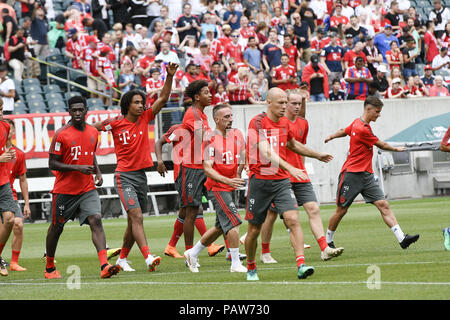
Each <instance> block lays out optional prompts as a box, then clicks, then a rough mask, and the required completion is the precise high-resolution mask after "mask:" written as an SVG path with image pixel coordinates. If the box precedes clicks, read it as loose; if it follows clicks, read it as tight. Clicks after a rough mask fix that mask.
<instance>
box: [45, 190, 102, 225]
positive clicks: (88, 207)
mask: <svg viewBox="0 0 450 320" xmlns="http://www.w3.org/2000/svg"><path fill="white" fill-rule="evenodd" d="M97 214H98V215H100V216H101V214H102V208H101V204H100V198H99V196H98V192H97V190H95V189H94V190H91V191H88V192H85V193H83V194H78V195H73V194H61V193H55V194H53V201H52V224H53V225H57V226H60V227H63V226H64V225H65V224H66V222H67V221H69V220H75V218H78V221H79V222H80V226H81V225H83V224H85V223H86V224H87V218H88V217H89V216H94V215H97Z"/></svg>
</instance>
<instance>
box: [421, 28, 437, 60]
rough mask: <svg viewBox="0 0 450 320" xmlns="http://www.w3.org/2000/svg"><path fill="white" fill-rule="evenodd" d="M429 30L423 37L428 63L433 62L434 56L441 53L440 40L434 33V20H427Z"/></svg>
mask: <svg viewBox="0 0 450 320" xmlns="http://www.w3.org/2000/svg"><path fill="white" fill-rule="evenodd" d="M426 26H427V32H426V33H425V35H424V37H423V43H424V52H425V53H424V57H425V61H426V63H427V64H431V63H432V62H433V59H434V57H436V56H437V55H438V54H439V49H438V42H437V39H436V36H435V35H434V30H435V26H434V22H433V21H427V24H426Z"/></svg>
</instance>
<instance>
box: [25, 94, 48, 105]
mask: <svg viewBox="0 0 450 320" xmlns="http://www.w3.org/2000/svg"><path fill="white" fill-rule="evenodd" d="M25 100H26V101H27V103H30V102H33V101H42V102H44V97H43V96H42V94H40V93H29V94H27V95H25Z"/></svg>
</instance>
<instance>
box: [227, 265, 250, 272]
mask: <svg viewBox="0 0 450 320" xmlns="http://www.w3.org/2000/svg"><path fill="white" fill-rule="evenodd" d="M230 272H247V268H246V267H244V266H243V265H242V264H238V265H237V266H233V265H232V266H231V268H230Z"/></svg>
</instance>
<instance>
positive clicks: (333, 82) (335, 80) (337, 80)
mask: <svg viewBox="0 0 450 320" xmlns="http://www.w3.org/2000/svg"><path fill="white" fill-rule="evenodd" d="M336 82H337V83H339V84H341V81H339V79H333V81H331V84H332V85H333V84H335V83H336Z"/></svg>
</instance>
